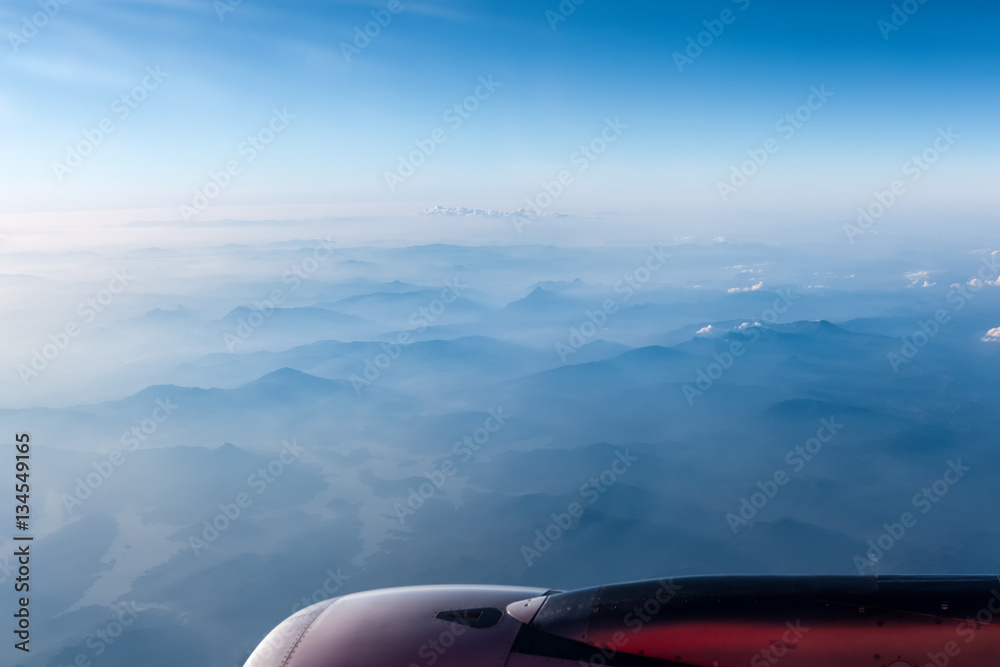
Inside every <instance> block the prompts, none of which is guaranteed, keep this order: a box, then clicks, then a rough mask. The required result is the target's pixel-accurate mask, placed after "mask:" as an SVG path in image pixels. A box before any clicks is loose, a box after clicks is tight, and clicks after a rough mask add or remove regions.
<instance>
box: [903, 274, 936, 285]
mask: <svg viewBox="0 0 1000 667" xmlns="http://www.w3.org/2000/svg"><path fill="white" fill-rule="evenodd" d="M930 277H931V272H930V271H913V272H911V273H907V274H906V279H907V280H909V281H910V284H909V285H908V287H933V286H934V285H937V283H936V282H935V283H932V282H931V281H930V280H929V278H930Z"/></svg>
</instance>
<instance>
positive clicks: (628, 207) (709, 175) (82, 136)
mask: <svg viewBox="0 0 1000 667" xmlns="http://www.w3.org/2000/svg"><path fill="white" fill-rule="evenodd" d="M911 1H912V6H911V5H908V6H907V9H910V10H911V11H913V10H915V11H913V14H912V15H907V14H905V13H902V12H903V10H902V9H900V10H899V12H897V15H896V17H895V20H896V23H895V24H894V23H892V21H893V12H894V9H893V5H892V3H891V2H872V1H870V0H868V1H864V2H861V1H853V2H852V1H842V2H837V3H803V2H800V1H796V2H776V1H773V0H772V1H765V0H737V1H732V0H718V1H713V2H697V3H694V2H659V1H657V2H611V1H609V0H586V1H585V2H582V4H580V5H576V4H575V3H574V2H573V1H572V0H566V1H565V2H563V3H562V5H560V3H559V1H558V0H548V1H543V0H508V1H506V2H482V1H471V2H458V1H435V2H413V1H408V0H399V2H398V4H397V3H395V2H393V3H391V5H392V6H391V7H390V3H389V2H388V1H385V0H378V1H375V2H317V1H311V2H307V1H296V0H282V1H281V2H268V1H265V0H242V1H241V2H240V1H239V0H230V1H229V2H226V0H219V1H217V2H214V3H213V1H212V0H147V1H143V2H139V1H131V0H87V1H84V0H69V1H68V2H66V3H65V4H62V3H60V2H59V0H49V3H50V6H49V8H48V10H47V12H48V14H51V16H46V15H45V13H39V12H45V11H46V10H44V9H43V8H42V6H43V5H44V3H42V4H39V3H38V2H27V1H23V0H18V1H16V2H13V3H7V4H5V5H4V7H3V9H2V10H0V24H2V25H3V27H4V33H5V35H6V37H5V40H4V41H5V43H4V44H3V47H2V53H3V55H2V56H0V68H2V76H0V120H2V121H3V122H2V124H0V127H2V130H0V132H2V141H3V150H4V152H3V155H4V160H2V162H0V179H2V182H3V188H2V189H0V228H2V227H7V228H11V227H16V226H18V225H23V224H28V223H30V224H37V223H39V222H51V221H54V220H70V219H90V220H93V219H94V218H95V214H94V213H93V212H94V211H109V210H118V211H119V213H117V214H115V216H117V217H118V218H119V219H121V220H122V221H124V220H127V219H130V218H139V219H180V218H182V210H181V206H182V205H188V206H192V208H193V209H194V214H193V215H192V216H191V217H192V218H193V219H197V220H207V219H214V218H225V217H236V218H240V217H249V218H253V217H260V216H266V217H277V218H292V217H302V216H305V215H326V214H329V215H344V214H352V215H356V214H362V215H364V214H381V213H387V212H391V213H402V214H408V213H412V212H415V211H418V210H420V209H423V208H426V207H429V206H434V205H443V206H446V207H460V206H467V207H474V208H475V207H483V208H489V207H493V208H501V209H508V210H513V209H517V208H520V207H522V206H524V205H525V199H526V198H529V197H530V198H537V196H538V195H539V194H540V193H542V192H544V190H543V189H542V185H541V183H542V181H543V180H544V181H548V182H552V181H557V180H558V178H559V175H560V171H562V170H565V180H566V183H565V187H563V188H562V191H561V192H560V193H559V194H558V195H557V196H556V197H555V199H554V200H553V201H552V202H551V204H550V205H549V206H548V207H547V209H546V210H547V211H549V212H557V211H558V212H571V213H575V214H579V215H584V216H590V215H597V214H600V213H602V212H604V213H605V214H606V213H607V212H615V213H618V212H630V213H639V214H653V215H660V214H663V215H667V216H671V215H673V216H678V217H687V218H690V219H693V220H698V219H733V218H738V217H739V216H752V215H756V216H769V217H774V218H780V219H792V218H796V219H799V218H801V219H803V220H815V221H822V222H827V223H829V222H831V221H835V220H839V219H844V220H847V219H850V218H852V216H853V215H855V211H856V209H857V207H858V206H864V205H867V204H868V203H869V202H870V201H872V199H873V191H875V190H883V189H885V188H888V187H889V185H890V183H891V182H892V181H893V180H894V179H903V180H904V181H905V183H906V186H907V192H906V195H905V196H904V197H900V198H899V199H900V201H899V202H898V203H897V210H896V211H894V212H893V213H894V215H897V216H903V217H905V216H907V215H909V216H913V218H914V219H917V218H920V217H921V216H925V217H926V216H937V217H936V220H938V221H940V216H941V215H943V214H945V212H947V213H948V215H950V216H954V217H956V218H963V219H964V218H969V219H973V218H985V217H986V216H987V214H988V212H989V211H990V209H991V207H992V208H993V209H995V208H996V195H995V194H994V193H995V191H996V188H995V183H993V181H994V180H995V178H993V177H994V176H995V171H993V170H994V163H993V162H992V161H991V158H995V155H996V154H997V151H998V149H1000V142H998V131H997V125H996V122H995V114H996V109H997V107H998V106H1000V105H998V102H1000V86H998V83H1000V76H998V71H997V64H998V62H1000V60H998V56H1000V42H998V40H997V39H996V25H997V21H998V19H1000V6H998V5H997V4H996V3H994V2H954V1H950V2H944V1H943V0H928V1H927V2H926V3H925V4H922V5H921V4H920V3H919V2H918V1H917V0H911ZM904 4H906V3H904ZM560 6H561V7H562V8H563V9H562V12H561V13H560ZM391 9H395V10H396V11H397V13H393V12H392V11H391ZM571 9H572V13H570V10H571ZM373 12H374V13H375V14H374V15H373ZM379 18H380V19H381V20H382V22H383V23H385V25H384V26H377V25H376V24H375V23H371V25H369V26H368V28H369V31H370V32H372V33H375V32H377V34H376V36H375V37H373V38H370V39H369V40H368V42H367V44H366V42H365V39H366V38H359V37H358V32H356V28H357V29H358V30H359V31H363V30H364V28H365V27H366V24H369V23H370V22H373V21H375V20H376V19H379ZM904 18H905V21H904V20H903V19H904ZM880 21H883V23H882V24H881V25H880V23H879V22H880ZM897 24H898V25H897ZM37 25H41V26H42V27H40V28H37V29H36V26H37ZM376 28H377V30H376ZM713 32H715V33H718V34H712V33H713ZM700 33H701V34H700ZM689 38H690V41H689ZM699 39H700V41H701V43H702V45H704V46H698V45H697V42H698V41H699ZM345 44H346V45H349V46H350V47H351V48H349V49H345V47H344V45H345ZM692 44H695V46H691V45H692ZM677 54H683V56H684V58H683V59H682V58H679V57H678V55H677ZM154 73H155V74H154ZM481 77H482V80H484V81H487V82H493V83H490V84H489V85H484V84H482V83H480V81H481ZM496 84H498V85H496ZM137 86H138V87H139V88H136V87H137ZM814 90H818V91H821V92H822V93H823V94H822V95H820V96H819V97H817V96H816V94H815V93H814V92H813V91H814ZM477 92H478V93H479V99H476V98H475V95H476V93H477ZM827 93H829V94H827ZM470 95H471V96H473V97H471V98H470V97H469V96H470ZM123 96H124V97H123ZM811 96H812V97H811ZM810 102H811V103H812V105H813V108H812V109H808V108H803V109H800V108H799V107H800V106H801V105H803V104H808V103H810ZM463 103H464V104H465V105H466V107H465V109H464V110H462V111H456V110H455V109H454V105H456V104H459V105H462V104H463ZM472 107H476V108H474V109H473V108H472ZM275 110H277V112H279V113H278V114H277V115H275V114H276V111H275ZM449 110H451V111H449ZM797 110H798V112H799V114H800V119H801V118H803V117H807V120H805V121H802V122H795V123H790V122H788V121H785V122H784V123H783V124H780V123H779V121H780V120H781V119H782V118H784V117H785V115H786V114H794V113H796V111H797ZM463 115H464V116H466V117H463ZM616 119H617V121H616ZM609 121H610V124H609ZM102 123H103V129H102ZM269 125H270V129H266V128H268V127H269ZM109 128H110V131H107V130H108V129H109ZM609 128H611V129H609ZM948 128H951V135H950V136H952V137H953V139H952V140H950V143H942V142H939V148H940V147H942V146H945V145H946V146H947V150H946V151H942V152H940V154H939V155H937V156H936V163H935V164H934V165H933V166H930V168H929V169H927V170H926V171H924V170H921V171H920V176H919V182H918V180H914V177H911V176H909V175H906V173H907V172H906V166H905V165H904V163H905V162H906V161H907V160H908V159H909V158H910V157H911V156H913V155H915V154H916V155H919V154H920V153H921V152H923V151H924V150H925V149H930V148H931V147H933V146H934V142H935V141H936V140H937V139H938V138H939V137H941V136H942V135H941V134H940V132H945V133H947V132H948ZM435 130H438V132H437V134H436V135H435ZM602 133H604V138H605V139H607V140H608V141H607V142H606V145H605V146H604V150H603V153H602V154H600V155H597V154H596V153H594V154H592V156H586V155H585V154H583V153H579V152H577V151H579V149H580V147H581V146H583V145H586V144H590V143H591V141H592V140H593V141H596V143H595V144H594V146H595V147H596V148H602V144H604V143H605V142H604V140H601V139H598V138H599V137H601V136H602ZM252 135H254V136H257V137H258V139H257V143H258V144H259V145H258V146H257V147H254V146H253V143H254V142H253V141H250V142H248V137H250V136H252ZM88 137H89V138H88ZM435 137H436V139H437V140H436V141H435ZM955 137H957V138H955ZM269 139H270V140H271V142H270V143H267V140H269ZM612 139H613V140H612ZM769 139H771V140H773V141H772V143H770V144H768V140H769ZM81 142H83V146H82V148H81V152H89V153H90V154H89V155H87V156H85V157H83V158H82V159H81V160H80V161H79V166H75V167H74V166H72V165H73V163H74V162H75V158H74V157H73V156H72V155H70V154H69V153H70V151H69V150H68V148H74V147H80V144H81ZM415 142H423V144H424V146H425V147H426V146H433V153H432V154H430V155H427V156H421V155H418V156H417V158H418V160H420V158H423V159H422V160H420V161H422V162H423V164H422V165H421V166H419V167H418V168H416V169H415V172H414V173H413V175H412V176H407V177H405V178H402V179H401V180H397V181H396V182H395V183H391V184H390V183H387V178H386V172H395V173H396V174H397V175H399V174H400V173H402V172H400V171H399V168H400V163H399V158H400V156H407V155H409V154H410V153H411V152H413V151H415V150H418V148H417V145H416V143H415ZM90 144H94V145H93V146H91V145H90ZM766 146H770V148H771V149H772V150H771V151H770V152H768V151H766V150H765V147H766ZM595 150H596V149H595ZM748 151H751V153H749V154H748ZM424 152H430V151H429V150H425V151H424ZM762 152H763V153H762ZM753 154H756V155H757V156H758V161H760V160H759V157H760V156H761V155H762V154H766V157H767V161H766V162H765V163H764V164H762V165H761V166H759V167H756V168H755V169H754V167H755V165H750V166H749V167H750V169H748V170H755V171H756V173H754V174H753V175H752V176H750V177H749V178H748V179H747V182H746V184H745V185H739V186H738V187H736V188H735V191H730V192H729V193H728V196H727V197H726V200H725V201H724V199H723V196H722V194H721V193H720V185H719V184H720V182H728V183H729V184H730V185H732V184H733V183H734V182H738V180H739V179H737V180H736V181H732V180H730V179H731V177H732V170H733V166H734V165H739V164H740V163H742V162H744V161H745V160H748V159H750V158H751V157H752V155H753ZM251 156H252V157H253V159H252V160H251ZM56 163H58V164H56ZM227 163H231V164H232V165H235V168H234V169H233V172H234V173H232V174H223V175H221V176H220V175H219V174H220V172H224V171H225V169H226V165H227ZM60 165H62V166H60ZM911 167H912V165H911ZM405 171H406V169H405V168H404V169H403V172H405ZM213 172H214V173H216V176H217V178H216V180H217V181H220V182H223V184H224V185H225V187H222V188H220V189H219V191H218V192H217V193H216V192H215V190H214V186H213V185H210V184H211V183H212V181H211V174H212V173H213ZM913 173H914V174H916V172H913ZM404 175H405V174H404ZM389 180H390V181H392V180H394V179H392V178H390V179H389ZM226 182H228V183H226ZM390 185H392V187H390ZM206 186H208V194H215V195H216V196H214V197H208V198H206V201H207V202H208V206H207V207H205V210H198V209H197V207H196V206H194V205H195V204H197V198H196V196H195V191H196V190H198V191H200V192H202V193H203V194H204V193H205V188H206ZM543 201H544V198H543ZM81 212H90V213H88V214H86V215H84V216H83V217H79V214H80V213H81ZM190 212H191V211H189V213H190ZM33 214H43V215H33ZM103 215H106V214H104V213H99V214H96V217H97V218H100V216H103ZM108 215H110V214H108ZM113 217H114V216H113Z"/></svg>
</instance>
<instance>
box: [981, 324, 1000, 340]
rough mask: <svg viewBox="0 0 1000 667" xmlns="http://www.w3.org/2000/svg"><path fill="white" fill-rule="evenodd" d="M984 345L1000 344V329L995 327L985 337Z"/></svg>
mask: <svg viewBox="0 0 1000 667" xmlns="http://www.w3.org/2000/svg"><path fill="white" fill-rule="evenodd" d="M983 342H984V343H1000V327H994V328H992V329H990V330H989V331H987V332H986V335H985V336H983Z"/></svg>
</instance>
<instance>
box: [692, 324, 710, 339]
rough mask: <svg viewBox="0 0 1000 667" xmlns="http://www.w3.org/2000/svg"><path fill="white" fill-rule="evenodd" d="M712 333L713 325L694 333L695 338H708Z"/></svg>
mask: <svg viewBox="0 0 1000 667" xmlns="http://www.w3.org/2000/svg"><path fill="white" fill-rule="evenodd" d="M711 333H712V325H711V324H709V325H708V326H707V327H702V328H700V329H698V330H697V331H695V332H694V335H695V336H708V335H709V334H711Z"/></svg>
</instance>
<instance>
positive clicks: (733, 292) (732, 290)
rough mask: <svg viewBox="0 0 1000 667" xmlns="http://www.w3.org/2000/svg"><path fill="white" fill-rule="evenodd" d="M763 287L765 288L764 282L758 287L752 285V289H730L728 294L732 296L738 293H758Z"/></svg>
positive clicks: (757, 285)
mask: <svg viewBox="0 0 1000 667" xmlns="http://www.w3.org/2000/svg"><path fill="white" fill-rule="evenodd" d="M763 286H764V281H763V280H762V281H760V282H759V283H757V284H756V285H751V286H750V287H730V288H729V290H728V292H729V293H730V294H736V293H738V292H756V291H757V290H759V289H760V288H761V287H763Z"/></svg>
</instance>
